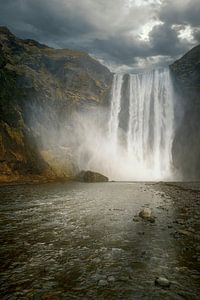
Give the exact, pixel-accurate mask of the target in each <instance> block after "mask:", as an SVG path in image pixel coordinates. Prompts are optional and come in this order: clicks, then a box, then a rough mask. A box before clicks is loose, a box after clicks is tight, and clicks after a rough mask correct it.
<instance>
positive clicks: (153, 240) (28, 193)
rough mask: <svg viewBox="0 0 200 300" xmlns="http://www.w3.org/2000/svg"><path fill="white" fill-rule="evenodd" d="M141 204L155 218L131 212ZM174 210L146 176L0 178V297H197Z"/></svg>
mask: <svg viewBox="0 0 200 300" xmlns="http://www.w3.org/2000/svg"><path fill="white" fill-rule="evenodd" d="M144 207H149V208H151V209H152V211H153V214H154V215H155V217H156V221H155V223H150V222H145V221H143V220H142V219H141V220H140V218H139V219H138V218H135V220H133V219H134V216H136V215H138V213H139V212H140V210H141V209H143V208H144ZM176 215H177V208H176V203H175V201H174V199H172V198H171V197H170V196H169V195H168V194H167V193H166V192H163V191H162V190H161V189H159V188H155V187H154V184H150V183H149V184H148V183H128V182H127V183H116V182H110V183H91V184H89V183H88V184H86V183H49V184H41V185H19V186H0V257H1V266H0V267H1V271H0V272H1V273H0V278H1V281H0V295H1V299H13V300H14V299H85V300H86V299H138V300H139V299H142V300H143V299H144V300H145V299H152V300H155V299H159V300H160V299H189V300H190V299H191V300H192V299H200V289H199V283H200V282H199V272H198V269H197V265H196V264H195V261H194V259H193V253H192V250H191V251H190V247H189V248H187V245H188V241H187V239H184V240H182V239H181V236H178V237H177V236H176V234H175V233H176V231H174V230H175V229H174V225H173V224H174V220H176ZM182 231H183V230H182ZM183 234H184V233H183ZM183 249H186V250H187V249H189V252H187V251H186V252H187V255H185V252H184V251H183ZM159 276H164V277H166V278H168V279H169V280H170V282H171V285H170V287H169V288H162V287H159V286H155V284H154V282H155V279H156V277H159Z"/></svg>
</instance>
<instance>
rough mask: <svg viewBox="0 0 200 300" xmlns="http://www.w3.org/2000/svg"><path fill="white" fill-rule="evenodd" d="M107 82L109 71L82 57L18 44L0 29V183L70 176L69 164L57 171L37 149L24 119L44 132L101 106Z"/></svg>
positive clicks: (56, 165) (44, 152)
mask: <svg viewBox="0 0 200 300" xmlns="http://www.w3.org/2000/svg"><path fill="white" fill-rule="evenodd" d="M111 83H112V74H111V73H110V72H109V70H108V69H107V68H106V67H104V66H102V65H101V64H100V63H99V62H97V61H96V60H94V59H92V58H91V57H90V56H89V55H88V54H87V53H84V52H80V51H76V50H69V49H53V48H50V47H47V46H45V45H42V44H40V43H38V42H36V41H34V40H22V39H19V38H17V37H15V36H14V35H13V34H12V33H11V32H10V31H9V30H8V29H7V28H6V27H0V180H12V179H13V180H16V179H18V178H20V176H22V177H23V176H26V177H28V176H31V177H32V176H36V175H40V176H44V177H50V178H54V177H56V176H61V177H63V176H65V177H70V176H72V175H73V171H74V170H73V164H72V162H70V161H69V160H70V159H67V161H68V162H65V165H63V166H60V162H59V163H57V158H56V157H52V154H51V149H48V148H47V149H46V148H45V147H44V145H40V144H39V142H38V141H40V136H39V132H38V131H37V130H36V129H35V128H34V127H33V126H31V125H32V124H31V122H30V115H31V119H32V120H34V123H35V124H37V125H38V126H40V127H41V128H43V129H44V130H46V131H48V130H49V128H50V127H49V125H50V124H51V125H52V124H54V126H55V127H56V126H59V124H58V120H62V119H64V118H67V117H69V118H70V114H71V112H72V111H73V110H79V109H83V108H85V107H87V106H91V105H99V104H101V105H106V104H107V102H108V98H109V93H110V88H111ZM44 112H45V114H46V115H47V116H48V117H47V118H45V119H43V116H44ZM36 140H37V143H36ZM40 146H41V147H40ZM51 162H53V163H51ZM62 167H63V170H62Z"/></svg>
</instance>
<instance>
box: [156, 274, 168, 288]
mask: <svg viewBox="0 0 200 300" xmlns="http://www.w3.org/2000/svg"><path fill="white" fill-rule="evenodd" d="M170 284H171V282H170V281H169V280H168V279H167V278H165V277H162V276H161V277H157V278H156V279H155V285H157V286H161V287H169V286H170Z"/></svg>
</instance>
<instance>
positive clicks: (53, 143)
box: [36, 69, 174, 181]
mask: <svg viewBox="0 0 200 300" xmlns="http://www.w3.org/2000/svg"><path fill="white" fill-rule="evenodd" d="M173 99H174V96H173V88H172V83H171V79H170V72H169V70H168V69H158V70H153V71H150V72H147V73H144V74H124V75H123V74H115V75H114V78H113V86H112V93H111V99H110V106H109V107H101V106H89V107H87V109H86V108H84V111H79V112H77V111H76V112H74V113H73V114H71V115H70V117H69V116H68V117H67V116H66V118H65V120H64V121H61V120H60V118H59V116H58V119H57V120H56V122H55V123H56V124H59V126H57V127H56V128H54V127H53V128H52V130H51V128H49V129H48V130H45V131H44V132H41V128H37V131H40V133H41V136H42V142H43V145H44V148H46V147H49V149H51V150H52V149H53V150H52V151H53V152H55V153H54V154H55V155H56V156H57V157H58V158H59V157H60V161H62V162H63V161H64V157H66V156H67V157H68V158H69V159H68V161H69V162H74V165H75V169H76V172H79V171H81V170H92V171H96V172H100V173H102V174H104V175H106V176H107V177H109V179H110V180H125V181H126V180H135V181H140V180H141V181H153V180H172V179H173V171H172V170H173V168H172V154H171V152H172V142H173V137H174V102H173ZM48 118H49V115H48V113H47V115H46V119H47V120H48ZM42 120H43V122H45V116H43V117H42ZM36 126H38V125H37V124H36ZM52 126H53V124H52ZM59 151H60V152H59ZM58 152H59V153H58Z"/></svg>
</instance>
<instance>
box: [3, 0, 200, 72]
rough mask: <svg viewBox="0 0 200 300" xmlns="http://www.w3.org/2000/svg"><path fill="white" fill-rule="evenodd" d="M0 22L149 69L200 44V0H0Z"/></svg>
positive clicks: (53, 43)
mask: <svg viewBox="0 0 200 300" xmlns="http://www.w3.org/2000/svg"><path fill="white" fill-rule="evenodd" d="M0 25H6V26H8V27H9V29H10V30H11V31H13V32H14V33H15V34H17V35H18V36H19V37H22V38H33V39H36V40H38V41H40V42H42V43H46V44H48V45H50V46H53V47H57V48H63V47H66V48H67V47H68V48H76V49H81V50H84V51H87V52H89V53H90V54H92V55H94V56H95V57H97V58H98V59H100V60H102V61H104V62H106V64H107V65H110V66H119V67H121V68H122V69H123V68H135V69H138V68H147V67H152V66H155V65H165V64H168V63H169V62H171V61H173V60H175V59H177V58H178V57H180V56H181V55H182V54H184V53H185V52H187V51H188V50H189V49H191V48H192V47H193V46H195V45H197V44H199V43H200V0H0Z"/></svg>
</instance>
